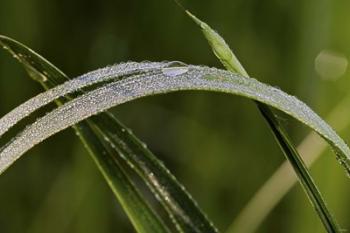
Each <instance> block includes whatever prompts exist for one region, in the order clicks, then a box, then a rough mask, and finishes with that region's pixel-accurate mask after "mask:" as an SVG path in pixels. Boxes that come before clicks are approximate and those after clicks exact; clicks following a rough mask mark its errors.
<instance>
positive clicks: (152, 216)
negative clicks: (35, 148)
mask: <svg viewBox="0 0 350 233" xmlns="http://www.w3.org/2000/svg"><path fill="white" fill-rule="evenodd" d="M6 42H7V43H6ZM0 44H2V45H3V47H4V48H5V49H7V50H8V51H9V52H10V53H12V55H13V56H14V57H15V58H16V59H17V60H18V61H20V62H21V63H22V64H23V66H24V68H25V69H26V70H27V72H28V74H29V75H30V77H32V78H33V79H34V80H36V81H38V82H40V83H41V84H42V85H43V86H44V88H45V89H49V88H52V87H54V86H56V85H58V84H61V83H64V82H65V81H68V80H69V78H68V77H67V76H66V75H65V74H64V73H63V72H62V71H60V70H59V69H58V68H56V67H55V66H54V65H52V64H51V63H50V62H48V61H47V60H46V59H44V58H43V57H41V56H40V55H38V54H36V53H35V52H34V51H32V50H30V49H29V48H28V47H26V46H24V45H22V44H20V43H18V42H16V41H14V40H12V39H10V38H6V37H1V38H0ZM69 99H70V97H66V99H65V100H57V101H56V103H57V104H58V105H62V104H63V103H64V102H67V101H69ZM93 124H94V123H93V122H91V121H90V120H86V121H83V122H80V123H79V124H77V125H75V126H73V128H74V129H75V131H76V132H77V134H78V135H79V138H80V139H81V141H82V143H83V144H84V146H85V148H86V149H87V150H88V152H89V154H90V155H91V157H92V158H93V160H94V161H95V163H96V165H97V166H98V168H99V170H100V171H101V173H102V175H103V176H104V178H105V180H106V182H107V183H108V184H109V186H110V188H111V189H112V191H113V193H114V194H115V196H116V197H117V199H118V200H119V202H120V203H121V205H122V207H123V209H124V210H125V212H126V213H127V215H128V216H129V219H130V221H131V222H132V224H133V226H134V227H135V229H136V230H137V232H139V233H148V232H158V233H168V232H169V230H168V229H167V227H166V226H165V224H164V223H163V222H162V220H161V219H160V217H159V216H158V215H157V214H156V213H155V212H154V211H153V210H152V208H151V207H150V206H149V205H148V203H147V202H146V200H145V199H144V198H142V196H141V194H140V193H139V192H138V190H137V188H136V187H135V185H134V184H133V182H132V180H131V179H130V178H129V176H128V174H127V173H126V171H125V170H124V168H123V167H122V166H121V165H120V163H119V162H118V160H117V159H116V158H117V156H116V155H115V154H116V152H115V151H114V148H113V147H112V146H111V145H109V144H108V143H106V142H105V141H104V138H103V137H101V134H99V133H98V132H95V131H94V128H93V127H92V126H91V125H93Z"/></svg>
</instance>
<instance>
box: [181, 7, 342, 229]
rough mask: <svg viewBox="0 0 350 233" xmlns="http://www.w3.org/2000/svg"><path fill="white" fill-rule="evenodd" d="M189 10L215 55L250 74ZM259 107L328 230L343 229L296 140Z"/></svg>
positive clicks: (224, 43)
mask: <svg viewBox="0 0 350 233" xmlns="http://www.w3.org/2000/svg"><path fill="white" fill-rule="evenodd" d="M186 13H187V14H188V15H189V16H190V17H191V18H192V19H193V20H194V22H196V23H197V24H198V25H199V26H200V27H201V29H202V31H203V34H204V36H205V37H206V38H207V40H208V42H209V44H210V46H211V48H212V50H213V52H214V54H215V55H216V56H217V57H218V58H219V60H220V61H221V62H222V64H223V65H224V66H225V67H226V68H227V69H228V70H230V71H232V72H237V73H239V74H241V75H243V76H248V73H247V72H246V70H245V69H244V68H243V66H242V65H241V63H240V62H239V60H238V59H237V57H236V56H235V55H234V53H233V52H232V50H231V49H230V47H229V46H228V45H227V44H226V42H225V40H224V39H223V38H222V37H221V36H220V35H219V34H218V33H217V32H215V31H214V30H213V29H212V28H211V27H210V26H208V25H207V24H206V23H204V22H202V21H201V20H199V19H198V18H197V17H196V16H194V15H193V14H191V13H190V12H189V11H186ZM257 107H258V109H259V110H260V112H261V114H262V115H263V117H264V118H265V120H266V121H267V122H268V125H269V126H270V128H271V130H272V132H273V134H274V136H275V138H276V141H277V142H278V144H279V145H280V147H281V149H282V151H283V153H284V155H285V156H286V158H287V159H288V161H289V162H290V164H291V165H292V167H293V169H294V171H295V173H296V174H297V176H298V178H299V181H300V183H301V185H302V187H303V188H304V190H305V192H306V195H307V196H308V198H309V200H310V202H311V204H312V205H313V207H314V208H315V210H316V213H317V214H318V215H319V217H320V219H321V222H322V223H323V225H324V227H325V228H326V229H327V231H328V232H340V228H339V226H338V224H337V223H336V221H335V219H334V217H333V216H332V215H331V214H330V211H329V210H328V207H327V206H326V203H325V201H324V200H323V198H322V196H321V194H320V192H319V190H318V189H317V186H316V185H315V183H314V181H313V179H312V177H311V175H310V173H309V171H308V168H307V166H306V165H305V164H304V162H303V160H302V159H301V157H300V155H299V154H298V152H297V150H296V148H295V147H294V145H293V143H291V141H290V139H289V136H288V134H287V133H286V131H285V130H284V128H283V126H282V125H281V124H280V123H279V122H278V120H277V118H276V116H275V115H274V114H273V112H272V111H271V109H270V108H269V106H267V105H265V104H262V103H259V102H257Z"/></svg>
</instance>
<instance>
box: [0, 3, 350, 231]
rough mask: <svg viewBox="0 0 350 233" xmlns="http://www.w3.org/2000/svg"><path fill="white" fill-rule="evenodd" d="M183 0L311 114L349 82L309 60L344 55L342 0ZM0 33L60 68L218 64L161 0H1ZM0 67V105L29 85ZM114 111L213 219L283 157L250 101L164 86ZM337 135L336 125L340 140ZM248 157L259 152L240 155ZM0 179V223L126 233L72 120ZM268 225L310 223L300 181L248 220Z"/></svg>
mask: <svg viewBox="0 0 350 233" xmlns="http://www.w3.org/2000/svg"><path fill="white" fill-rule="evenodd" d="M183 2H184V3H185V5H186V7H187V8H189V9H191V10H192V11H193V12H194V13H195V14H197V15H198V16H199V17H201V18H202V19H204V20H205V21H206V22H207V23H209V24H210V25H211V26H212V27H213V28H216V29H217V30H219V31H220V33H221V34H222V35H223V36H224V37H225V39H226V40H227V42H228V43H229V44H230V45H231V46H232V47H233V48H234V50H235V53H236V55H237V56H238V57H239V58H240V60H241V61H242V63H243V64H244V66H245V67H246V69H247V70H249V71H250V73H251V75H252V76H253V77H254V76H258V77H259V79H260V80H261V81H263V82H267V83H270V84H272V85H276V86H279V87H281V88H282V89H283V90H285V91H287V92H289V93H293V94H295V95H297V96H298V97H299V98H300V99H302V100H303V101H305V102H306V103H307V104H309V105H310V106H311V107H312V108H313V109H314V110H316V112H318V113H320V115H321V116H325V115H326V114H327V113H328V112H329V111H330V110H331V109H332V107H333V106H334V105H335V103H337V102H338V101H340V100H341V99H342V97H343V96H344V95H346V94H347V93H348V92H349V88H348V87H349V82H350V81H349V76H350V73H349V71H348V70H347V71H346V73H345V74H344V75H343V76H341V77H339V78H338V79H336V80H327V79H324V78H323V79H322V78H321V76H320V75H319V74H318V73H317V72H316V71H315V67H314V62H315V59H316V57H317V55H318V54H319V53H320V52H321V51H322V50H325V49H327V50H331V51H335V52H338V53H341V54H343V55H345V56H347V57H348V58H349V57H350V44H349V41H350V29H349V23H347V22H350V21H349V20H350V19H349V18H350V16H349V14H348V12H347V9H350V8H349V7H350V3H349V2H347V1H345V0H342V1H341V0H333V1H331V0H321V1H316V0H311V1H307V2H305V1H283V2H278V1H272V0H269V1H265V2H264V3H262V2H261V1H252V0H251V1H247V0H245V1H243V0H239V1H238V0H237V1H224V0H217V1H206V4H203V1H199V0H198V1H183ZM0 33H1V34H5V35H9V36H11V37H13V38H16V39H18V40H19V41H21V42H23V43H25V44H27V45H29V46H30V47H32V48H33V49H35V50H37V51H38V52H40V53H41V54H42V55H44V56H45V57H47V58H48V59H49V60H50V61H52V62H53V63H54V64H55V65H57V66H58V67H59V68H61V69H62V70H63V71H65V72H66V73H67V74H69V75H70V76H76V75H79V74H81V73H85V72H86V71H87V70H92V69H95V68H98V67H102V66H104V65H106V64H112V63H115V62H120V61H125V60H138V61H141V60H165V59H169V60H182V61H185V62H188V63H194V64H196V63H198V64H208V65H213V66H220V65H219V63H218V62H217V60H216V58H215V57H214V56H213V55H212V54H211V52H210V50H209V49H208V46H207V44H206V41H205V40H204V39H203V38H202V36H201V35H200V33H198V29H197V28H196V27H195V26H194V25H193V23H192V22H191V21H190V20H189V19H188V18H187V17H186V16H185V15H184V14H183V13H182V11H181V10H179V9H178V8H177V7H176V6H175V5H174V4H173V3H172V2H171V1H159V0H150V1H142V0H134V1H104V2H103V3H100V2H97V1H82V0H77V1H74V2H72V1H66V0H65V1H59V0H50V1H43V0H27V1H20V0H11V1H9V0H5V1H3V2H2V3H1V8H0ZM0 76H1V79H0V112H1V114H2V115H3V114H5V113H6V112H8V111H9V110H11V109H12V108H13V107H15V106H17V105H18V104H19V103H21V102H23V101H24V100H26V99H28V97H31V96H33V95H34V94H36V93H38V92H39V91H40V90H41V89H40V87H39V86H38V85H36V83H34V82H32V81H31V80H30V79H29V78H27V76H26V74H25V72H24V71H23V70H22V69H21V68H20V66H19V65H18V64H16V62H15V61H14V60H11V59H8V57H7V54H5V53H3V52H1V53H0ZM228 104H229V106H232V107H229V108H228V107H227V106H228ZM114 112H115V113H116V114H117V116H118V117H119V118H120V119H121V120H122V121H123V122H125V123H126V124H127V125H128V126H129V127H130V128H132V129H134V132H135V133H136V134H137V135H138V136H139V137H140V138H142V139H143V140H144V141H146V142H147V143H148V146H149V147H150V148H151V150H152V151H154V152H155V154H157V155H158V156H159V157H160V158H161V159H163V160H164V161H165V163H166V165H167V166H168V167H169V168H171V170H172V171H173V172H174V173H175V175H177V177H178V178H179V180H180V181H181V182H182V183H184V184H185V186H186V187H187V188H188V190H189V191H190V192H191V193H192V194H193V196H194V197H195V199H196V200H198V202H199V203H200V205H201V206H202V208H203V209H204V210H205V211H206V212H207V213H208V215H209V217H210V218H211V219H212V220H213V221H214V222H215V223H216V225H217V226H218V227H219V228H220V229H221V230H224V229H226V228H227V227H228V225H229V224H230V223H231V221H232V220H233V217H234V216H235V215H237V214H238V213H239V211H240V209H241V208H242V207H243V206H244V205H245V203H246V202H247V201H248V200H249V198H250V197H251V196H252V195H253V193H254V192H255V191H256V190H257V189H258V188H259V186H260V185H261V183H262V182H263V181H265V180H266V179H267V178H268V177H269V175H270V174H271V173H272V172H273V171H274V170H275V169H276V168H277V167H278V165H279V164H280V163H281V162H282V161H283V156H281V152H280V151H279V149H278V146H277V145H276V144H275V142H274V140H273V138H272V137H271V136H270V132H269V129H268V128H267V126H266V125H265V124H264V122H263V120H262V118H261V117H260V115H259V113H258V111H257V110H256V108H255V106H254V105H253V104H252V103H251V102H250V101H247V100H244V99H242V98H238V97H230V96H226V95H220V94H209V93H197V92H196V93H194V92H188V93H176V94H170V95H166V96H162V97H159V96H158V97H151V98H147V99H143V100H138V101H135V102H133V103H129V104H126V105H123V106H120V107H118V108H116V109H114ZM349 117H350V116H349ZM283 121H284V122H285V123H286V125H287V127H288V128H289V130H290V132H293V133H292V136H293V140H294V142H296V143H298V142H299V141H300V140H301V139H302V138H303V136H304V135H305V134H306V133H307V131H306V129H305V128H303V127H302V126H301V125H300V124H296V122H295V121H293V120H290V119H289V118H288V117H285V119H283ZM349 133H350V131H349V130H347V131H344V132H343V134H342V136H343V137H344V139H345V140H347V141H348V139H349V136H350V135H349ZM252 145H254V146H252ZM329 153H331V152H330V151H328V152H327V153H326V154H329ZM326 154H325V156H323V157H322V159H321V160H320V161H318V162H317V164H316V166H315V167H314V169H312V171H313V174H315V179H316V181H317V184H320V189H321V191H322V192H323V193H324V196H325V198H326V200H327V201H328V203H329V206H330V208H331V209H332V210H333V211H334V213H335V215H336V216H337V218H338V220H339V223H340V224H341V225H342V226H343V227H345V228H348V229H349V228H350V222H349V221H348V219H349V216H350V211H349V210H348V209H347V208H344V207H345V206H347V205H348V201H349V199H350V198H349V193H350V186H349V180H348V179H347V178H346V177H345V176H344V173H343V170H342V168H340V166H338V165H337V164H336V162H334V158H333V156H329V155H326ZM250 155H253V156H250ZM253 159H254V160H257V161H259V162H258V163H255V164H252V162H253ZM248 166H249V167H251V166H253V169H252V168H250V169H249V170H247V168H248ZM248 172H250V174H248ZM242 174H247V176H245V177H243V176H242ZM0 187H1V190H6V192H3V191H1V192H0V205H1V206H2V208H1V209H0V227H1V232H6V233H7V232H48V229H50V232H51V231H52V229H55V230H56V231H57V232H112V231H118V232H133V230H132V228H131V226H130V224H129V223H128V220H127V219H126V217H125V215H124V213H122V211H121V209H120V207H119V206H118V204H117V203H116V201H115V199H114V197H113V196H112V193H111V192H110V190H109V189H108V187H107V185H106V184H105V182H104V180H103V179H102V177H101V175H100V174H99V173H98V171H97V170H96V168H95V166H94V164H93V163H92V161H91V159H90V157H88V156H87V154H86V152H85V151H84V150H83V149H82V146H81V145H80V144H79V142H78V139H77V138H76V137H75V136H74V134H73V131H72V130H67V131H65V132H63V133H60V134H59V135H57V136H54V137H53V138H51V139H49V140H48V141H46V142H44V143H43V144H42V145H40V146H38V147H36V148H34V149H33V150H31V151H30V152H29V154H28V155H27V156H24V157H23V158H22V159H21V160H20V161H19V162H18V163H16V164H15V166H13V167H11V168H10V169H9V170H8V171H7V172H6V173H5V174H4V175H3V176H1V178H0ZM66 213H69V214H66ZM49 227H50V228H49ZM271 231H273V232H323V227H322V225H321V224H320V222H319V220H318V219H317V216H316V215H315V214H314V212H313V210H312V208H311V207H310V206H309V203H307V199H306V197H305V195H304V194H303V191H302V190H301V188H300V187H299V186H298V187H296V188H294V189H293V191H292V192H291V193H290V194H289V195H288V196H286V198H285V199H284V200H283V202H282V203H281V204H280V205H279V206H278V207H277V208H276V210H275V211H274V212H273V213H272V215H271V216H270V217H269V218H268V220H267V221H266V222H265V223H264V225H263V226H262V228H261V229H260V230H259V232H271Z"/></svg>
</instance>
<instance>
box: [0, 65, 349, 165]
mask: <svg viewBox="0 0 350 233" xmlns="http://www.w3.org/2000/svg"><path fill="white" fill-rule="evenodd" d="M87 77H88V75H87ZM65 85H67V84H63V86H65ZM180 90H207V91H216V92H224V93H229V94H235V95H240V96H244V97H247V98H249V99H253V100H256V101H259V102H262V103H265V104H267V105H270V106H272V107H274V108H276V109H279V110H281V111H283V112H285V113H286V114H289V115H290V116H292V117H294V118H295V119H297V120H299V121H301V122H302V123H304V124H305V125H307V126H309V127H310V128H312V129H313V130H315V131H316V132H317V133H319V134H320V135H321V136H322V137H324V138H325V139H326V140H327V141H328V142H329V143H330V144H331V145H332V147H334V149H336V150H338V151H339V152H340V153H339V154H338V156H339V159H341V160H344V164H345V165H346V168H347V171H348V165H349V164H350V159H349V155H350V150H349V148H348V146H347V145H346V144H345V142H344V141H343V140H342V139H341V138H340V137H339V136H338V135H337V134H336V132H335V131H334V130H333V129H332V128H331V127H330V126H329V125H328V124H327V123H325V122H324V121H323V120H322V119H321V118H320V117H319V116H318V115H317V114H316V113H314V112H313V111H312V110H311V109H310V108H309V107H308V106H307V105H306V104H304V103H303V102H301V101H300V100H298V99H297V98H295V97H293V96H290V95H288V94H286V93H284V92H283V91H281V90H280V89H278V88H274V87H271V86H268V85H266V84H263V83H261V82H259V81H257V80H256V79H252V78H248V77H243V76H240V75H238V74H233V73H231V72H228V71H224V70H220V69H216V68H208V67H204V66H193V65H189V66H181V67H171V68H159V69H154V70H153V71H152V74H150V73H146V74H145V75H135V76H129V77H126V78H124V79H121V80H116V81H113V82H111V83H108V84H104V85H102V87H98V88H96V89H94V90H92V91H90V92H88V93H86V94H84V95H82V96H79V97H77V98H75V99H74V100H72V101H70V102H68V103H66V104H65V105H63V106H61V107H59V108H57V109H55V110H53V111H52V112H50V113H48V114H47V115H46V116H44V117H42V118H41V119H38V120H37V121H36V122H35V123H34V124H32V125H31V126H29V127H27V128H26V129H25V130H24V131H23V132H22V133H21V134H19V135H18V137H17V138H16V139H15V140H13V141H12V142H11V143H9V144H8V145H6V146H4V147H3V148H2V150H1V153H0V171H4V170H5V169H6V168H7V167H8V166H9V165H10V164H12V163H13V162H14V161H15V160H16V159H17V158H18V157H19V156H20V155H22V154H23V153H25V152H26V151H27V150H28V149H30V148H31V147H33V146H34V145H36V144H37V143H39V142H41V141H42V140H44V139H46V138H47V137H49V136H51V135H52V134H55V133H57V132H59V131H61V130H63V129H65V128H67V127H68V126H71V125H73V124H75V123H77V122H79V121H81V120H83V119H86V118H88V117H90V116H92V115H94V114H97V113H99V112H101V111H104V110H106V109H108V108H111V107H113V106H116V105H119V104H122V103H125V102H128V101H131V100H134V99H137V98H141V97H145V96H149V95H155V94H162V93H168V92H173V91H180ZM45 97H47V98H49V96H45ZM34 98H35V97H34ZM29 101H31V100H29ZM39 101H40V99H39ZM32 110H33V109H28V111H32ZM14 111H16V110H14ZM0 124H3V122H2V121H1V120H0ZM344 164H343V165H344Z"/></svg>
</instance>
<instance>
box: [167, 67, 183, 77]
mask: <svg viewBox="0 0 350 233" xmlns="http://www.w3.org/2000/svg"><path fill="white" fill-rule="evenodd" d="M162 72H163V74H164V75H166V76H168V77H176V76H179V75H182V74H185V73H187V72H188V67H185V66H184V67H168V68H163V69H162Z"/></svg>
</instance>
